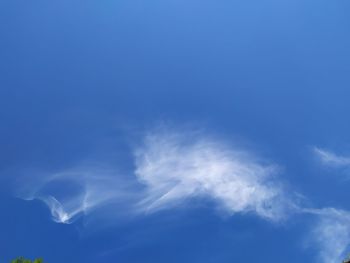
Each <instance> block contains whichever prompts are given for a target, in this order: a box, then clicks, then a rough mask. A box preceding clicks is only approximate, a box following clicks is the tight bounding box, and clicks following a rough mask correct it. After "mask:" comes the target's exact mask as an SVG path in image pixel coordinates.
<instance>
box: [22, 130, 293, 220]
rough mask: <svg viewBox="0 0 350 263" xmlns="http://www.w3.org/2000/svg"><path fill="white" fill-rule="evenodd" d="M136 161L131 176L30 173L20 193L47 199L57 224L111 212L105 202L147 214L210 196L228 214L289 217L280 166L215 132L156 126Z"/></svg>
mask: <svg viewBox="0 0 350 263" xmlns="http://www.w3.org/2000/svg"><path fill="white" fill-rule="evenodd" d="M134 162H135V171H134V172H132V174H130V176H128V178H129V179H128V180H126V177H125V176H124V177H120V176H118V174H117V173H115V172H113V171H110V170H103V169H98V168H93V169H91V168H86V167H84V168H83V167H78V168H76V169H73V170H71V171H66V172H62V173H58V174H54V175H49V176H46V177H44V179H43V178H42V177H41V178H40V179H39V180H32V179H31V184H29V185H28V188H26V189H27V190H28V189H29V190H30V191H27V193H26V194H24V195H22V197H23V198H24V199H38V200H41V201H43V202H44V203H45V204H46V205H47V206H48V207H49V209H50V211H51V214H52V218H53V220H54V221H56V222H59V223H71V222H73V221H74V220H75V219H77V218H79V217H80V216H82V215H89V214H92V213H93V212H94V211H96V210H98V211H99V212H102V213H105V214H107V215H111V213H107V212H106V211H104V210H103V209H105V210H106V208H105V207H106V205H112V208H111V206H109V207H108V209H110V210H116V209H118V208H120V206H121V205H123V207H124V209H123V211H127V213H132V214H134V213H139V214H144V213H150V212H156V211H159V210H162V209H165V208H171V207H172V208H173V207H175V206H181V205H184V204H185V203H186V204H187V203H188V202H189V201H190V200H191V198H206V199H210V200H212V201H213V203H215V204H216V206H217V207H219V208H221V209H222V210H224V211H226V212H228V213H229V214H234V213H253V214H255V215H258V216H259V217H262V218H264V219H268V220H272V221H278V220H280V219H283V218H285V217H286V216H287V213H288V208H289V207H288V205H289V203H288V200H287V198H286V197H285V194H284V193H283V191H282V184H281V183H280V182H279V180H278V179H277V178H276V177H275V175H276V170H277V168H276V166H275V165H267V164H264V163H263V162H261V161H259V160H258V159H257V158H256V157H254V156H253V155H252V154H250V153H248V152H246V151H242V150H238V149H236V148H235V147H231V146H229V145H228V144H227V143H223V142H220V141H219V140H217V139H213V138H209V137H208V136H204V135H200V134H194V133H191V132H187V133H186V132H182V133H174V132H164V131H163V132H155V133H151V134H148V135H147V136H146V137H145V138H144V141H143V143H142V144H141V145H139V147H137V148H136V149H135V160H134ZM26 183H28V182H26ZM113 216H115V215H113Z"/></svg>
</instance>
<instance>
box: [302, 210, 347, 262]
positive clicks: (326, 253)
mask: <svg viewBox="0 0 350 263" xmlns="http://www.w3.org/2000/svg"><path fill="white" fill-rule="evenodd" d="M306 212H308V213H311V214H314V215H315V216H316V217H317V223H316V224H315V225H314V227H313V230H312V233H311V240H312V241H311V242H312V243H313V245H316V247H317V249H318V254H319V260H320V261H321V262H323V263H340V262H342V259H344V258H345V256H346V254H347V253H349V251H348V249H349V245H350V213H349V212H348V211H344V210H338V209H334V208H325V209H319V210H318V209H312V210H307V211H306Z"/></svg>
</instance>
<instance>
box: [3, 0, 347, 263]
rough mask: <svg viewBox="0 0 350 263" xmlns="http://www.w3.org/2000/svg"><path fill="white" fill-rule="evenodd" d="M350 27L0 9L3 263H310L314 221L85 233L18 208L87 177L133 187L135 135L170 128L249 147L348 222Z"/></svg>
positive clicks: (169, 221) (303, 11)
mask: <svg viewBox="0 0 350 263" xmlns="http://www.w3.org/2000/svg"><path fill="white" fill-rule="evenodd" d="M349 13H350V2H349V1H345V0H332V1H326V0H320V1H314V0H293V1H292V0H278V1H277V0H247V1H236V0H232V1H227V0H216V1H214V0H202V1H199V0H152V1H139V0H136V1H130V0H129V1H126V0H118V1H117V0H105V1H91V0H87V1H76V0H70V1H68V0H61V1H57V2H54V1H41V0H38V1H17V0H11V1H10V0H3V1H1V2H0V36H1V37H0V120H1V124H0V209H1V210H0V211H1V217H0V261H2V262H8V261H9V260H10V259H12V258H14V257H16V256H19V255H23V256H26V257H32V258H34V257H37V256H42V257H44V258H45V259H46V260H47V262H49V263H60V262H71V263H73V262H74V263H76V262H87V263H99V262H105V261H106V262H109V261H113V262H123V263H126V262H128V263H158V262H159V263H160V262H162V263H163V262H167V263H171V262H174V263H175V262H176V263H178V262H185V263H187V262H191V263H193V262H201V263H211V262H213V263H228V262H230V263H232V262H242V263H244V262H253V261H256V260H259V261H262V262H268V263H275V262H276V263H277V262H286V263H289V262H290V263H292V262H300V263H303V262H305V263H306V262H318V259H319V257H320V254H322V253H321V252H322V251H321V250H322V249H323V248H322V247H320V246H317V245H312V244H313V242H312V241H310V242H309V239H311V238H310V234H308V233H310V231H311V232H312V229H311V227H312V225H313V224H315V223H314V221H317V219H314V218H312V216H309V215H296V216H292V218H290V219H287V220H286V221H283V222H278V223H275V222H270V221H269V220H265V219H262V218H260V217H259V216H256V215H254V213H253V214H250V213H248V214H246V213H236V214H234V215H232V216H222V215H218V213H217V212H216V211H215V209H212V206H213V204H211V203H210V201H208V200H206V199H205V200H197V199H196V200H193V201H190V204H189V203H186V205H185V206H180V208H174V209H166V210H164V211H159V212H158V211H157V212H155V213H151V214H149V215H137V216H130V217H128V216H125V215H123V216H122V219H121V218H119V217H118V213H117V212H116V215H115V217H113V219H112V220H111V218H110V217H109V219H108V220H106V221H105V220H104V219H101V218H99V219H97V220H96V221H98V223H95V224H92V225H93V227H89V226H90V225H89V224H86V222H87V221H88V220H89V218H88V217H84V216H82V217H79V218H78V219H77V220H76V221H74V222H73V223H72V224H57V223H55V222H53V221H52V220H51V216H50V213H49V210H48V209H47V207H46V206H45V205H44V204H43V203H42V202H40V201H38V200H34V201H32V202H28V201H24V200H22V199H20V198H16V196H17V195H16V192H17V190H18V188H22V187H23V185H22V184H23V183H21V182H23V180H22V179H21V178H23V177H25V178H27V179H26V180H29V181H30V179H28V178H32V177H33V178H37V177H38V176H39V177H43V178H44V177H45V176H47V175H48V174H50V173H54V172H57V171H65V170H69V169H71V168H72V167H77V166H79V165H80V164H81V163H84V164H93V165H95V164H96V163H99V164H102V165H107V166H109V167H113V168H115V169H118V170H121V171H123V173H124V172H125V174H129V173H131V172H130V171H132V170H133V169H134V166H135V164H134V162H133V158H132V150H130V148H132V147H133V145H135V144H137V143H138V142H139V140H141V139H140V137H142V136H141V135H140V134H141V133H143V132H147V131H148V130H150V129H152V128H153V127H154V126H157V125H159V123H170V124H169V126H170V127H180V128H178V129H180V130H181V127H182V126H183V125H184V126H186V127H187V126H191V127H192V126H193V127H196V128H200V129H203V130H205V132H204V133H210V134H211V135H212V134H215V136H216V137H219V138H224V140H226V141H230V142H232V143H234V144H235V143H236V144H240V145H245V146H246V148H247V149H248V150H249V151H250V152H253V153H254V155H255V154H256V155H258V156H260V157H262V158H263V159H264V160H267V161H268V162H269V163H273V164H276V165H278V167H279V169H278V170H279V171H278V175H277V176H278V177H279V178H280V181H282V182H283V184H284V185H286V189H288V190H287V191H288V192H293V193H298V194H297V195H298V196H299V195H300V196H303V197H302V199H305V200H303V201H302V202H303V203H305V205H304V204H303V207H304V206H307V207H312V208H314V209H322V208H334V209H339V210H342V211H344V213H345V211H346V210H348V209H349V210H350V205H349V203H348V200H349V192H348V187H349V184H350V183H349V181H348V178H349V177H348V176H350V174H349V172H348V171H349V167H350V161H348V160H349V159H348V157H346V156H348V155H350V143H349V141H350V140H349V137H350V123H349V121H348V114H349V112H350V103H349V98H350V89H349V84H350V74H349V72H350V49H349V47H350V16H349ZM169 129H171V128H169ZM315 147H319V148H320V149H326V150H325V153H326V154H328V155H327V156H328V157H329V154H331V155H332V156H333V157H334V158H336V160H335V159H332V158H331V159H330V158H328V159H327V158H323V159H322V158H317V156H315V151H314V150H313V149H315ZM316 155H317V154H316ZM321 157H322V156H321ZM323 157H324V156H323ZM319 159H320V160H319ZM327 162H328V164H329V163H330V164H331V165H327ZM325 164H326V165H325ZM125 177H127V175H125ZM45 178H46V177H45ZM36 180H37V179H36ZM26 182H28V181H26ZM64 190H65V189H62V190H61V191H62V192H64ZM66 194H67V195H69V193H66ZM101 195H103V193H101ZM199 199H200V198H199ZM191 203H192V204H191ZM96 214H98V211H97V212H96ZM101 217H103V216H101ZM345 217H346V216H345ZM341 220H343V219H341ZM111 221H115V222H114V223H111ZM344 221H346V222H347V219H344ZM342 222H343V221H342ZM344 224H347V223H344ZM96 225H99V227H96ZM101 225H102V227H101ZM104 225H105V226H104ZM349 225H350V224H349ZM343 229H347V230H349V226H348V225H347V226H346V227H345V228H343ZM344 231H345V230H344ZM344 243H345V246H348V245H349V240H347V241H344ZM321 257H322V255H321ZM327 263H333V262H327Z"/></svg>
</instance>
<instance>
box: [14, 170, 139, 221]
mask: <svg viewBox="0 0 350 263" xmlns="http://www.w3.org/2000/svg"><path fill="white" fill-rule="evenodd" d="M130 189H132V186H131V183H128V182H127V180H126V179H125V178H124V179H122V178H121V177H120V176H118V174H117V173H116V172H115V171H112V170H107V169H101V168H100V169H97V168H87V167H84V168H83V167H79V169H74V170H70V171H65V172H62V173H56V174H51V175H47V176H45V177H44V178H43V177H40V178H33V177H31V179H30V180H26V181H25V187H22V189H21V193H20V194H19V196H20V197H21V198H23V199H26V200H33V199H37V200H40V201H42V202H44V203H45V204H46V205H47V206H48V207H49V209H50V212H51V215H52V219H53V220H54V221H55V222H57V223H72V222H74V221H75V220H76V219H77V218H79V217H80V216H83V215H88V214H90V213H91V212H93V211H95V210H97V209H100V208H103V207H105V206H108V205H112V206H118V207H119V208H120V207H123V206H124V203H125V202H127V203H130V202H131V201H132V199H133V198H135V196H136V193H135V192H134V191H130ZM109 208H110V207H109ZM113 212H115V211H111V213H108V214H113Z"/></svg>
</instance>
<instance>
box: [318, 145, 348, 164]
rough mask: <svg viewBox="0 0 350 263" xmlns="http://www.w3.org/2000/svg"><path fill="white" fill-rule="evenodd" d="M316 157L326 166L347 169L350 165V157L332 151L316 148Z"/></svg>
mask: <svg viewBox="0 0 350 263" xmlns="http://www.w3.org/2000/svg"><path fill="white" fill-rule="evenodd" d="M313 151H314V153H315V155H316V157H317V158H318V159H319V160H320V161H321V162H322V163H323V164H325V165H329V166H334V167H345V166H349V165H350V157H346V156H341V155H338V154H335V153H333V152H331V151H328V150H325V149H321V148H318V147H314V148H313Z"/></svg>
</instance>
